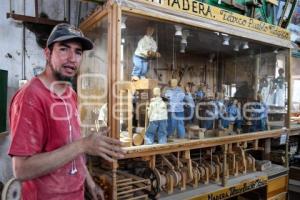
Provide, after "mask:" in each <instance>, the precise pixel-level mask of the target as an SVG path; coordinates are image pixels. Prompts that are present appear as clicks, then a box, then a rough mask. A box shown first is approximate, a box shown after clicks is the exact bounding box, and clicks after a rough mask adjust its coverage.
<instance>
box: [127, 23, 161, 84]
mask: <svg viewBox="0 0 300 200" xmlns="http://www.w3.org/2000/svg"><path fill="white" fill-rule="evenodd" d="M154 30H155V29H154V27H153V26H148V27H147V30H146V35H144V37H143V38H142V39H140V40H139V42H138V46H137V48H136V50H135V52H134V55H133V58H132V60H133V69H132V73H131V80H132V81H137V80H139V79H145V76H146V74H147V72H148V70H149V61H150V59H154V58H159V57H160V53H158V52H157V44H156V42H155V40H154V39H153V37H152V35H153V33H154Z"/></svg>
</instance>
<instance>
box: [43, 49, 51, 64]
mask: <svg viewBox="0 0 300 200" xmlns="http://www.w3.org/2000/svg"><path fill="white" fill-rule="evenodd" d="M44 54H45V57H46V60H47V61H50V57H51V51H50V49H49V48H47V47H46V48H45V49H44Z"/></svg>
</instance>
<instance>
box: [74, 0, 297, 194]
mask: <svg viewBox="0 0 300 200" xmlns="http://www.w3.org/2000/svg"><path fill="white" fill-rule="evenodd" d="M170 2H171V1H154V0H153V1H142V0H129V1H117V2H115V1H112V2H109V3H108V4H107V5H106V7H102V8H101V9H100V10H98V11H97V12H95V13H94V14H92V15H90V16H89V17H88V19H86V20H85V21H84V22H83V23H82V24H81V29H83V30H84V31H85V33H86V34H87V36H88V37H89V38H91V40H92V41H93V42H94V43H95V48H94V49H93V50H92V51H88V52H86V53H85V58H84V61H83V63H82V65H81V69H80V76H79V79H78V80H79V81H78V90H79V98H80V106H79V107H80V115H81V122H82V129H83V132H84V134H89V133H91V132H99V133H101V134H102V133H103V131H102V130H101V129H105V128H107V127H109V128H110V132H108V134H109V136H110V137H113V138H117V139H120V140H121V141H122V142H123V145H124V149H126V150H127V155H126V156H125V159H122V160H118V161H116V162H115V163H113V164H112V165H106V166H103V165H104V162H102V161H99V159H98V160H97V159H96V160H95V163H96V164H95V163H93V164H92V165H93V166H96V167H95V168H97V169H94V168H93V170H95V171H96V174H97V173H98V175H99V174H104V175H103V176H101V177H100V176H97V177H96V179H97V180H98V182H99V184H100V185H101V184H102V185H106V186H107V188H109V189H107V191H106V193H107V195H108V196H110V197H111V198H109V199H127V198H133V196H130V195H138V196H139V197H140V198H145V199H147V198H150V199H155V198H157V197H158V196H159V195H161V197H162V199H164V198H165V199H170V198H172V197H174V195H178V194H179V193H180V191H185V192H182V193H180V195H181V196H180V198H181V197H182V198H181V199H185V198H187V197H190V196H189V192H188V191H190V190H192V189H195V190H197V192H195V195H196V194H197V195H198V194H199V195H200V194H201V195H202V194H205V195H208V192H206V193H205V192H204V191H205V188H206V187H202V185H201V186H199V184H204V185H206V186H207V188H206V189H208V190H209V188H208V187H209V185H210V184H216V185H217V186H216V188H217V189H215V190H216V191H221V190H222V191H223V189H224V188H223V187H224V186H226V185H227V181H229V180H231V178H232V177H235V178H237V177H239V178H240V179H239V180H235V181H236V183H239V184H240V183H242V182H243V181H246V182H248V183H249V184H254V183H255V181H258V182H259V184H256V185H255V186H253V187H254V188H256V187H262V186H265V185H266V184H267V183H266V180H267V179H268V178H267V177H268V174H266V172H262V171H263V170H265V169H267V166H269V169H270V168H272V164H271V162H270V161H266V162H263V161H262V162H258V163H259V164H257V166H259V167H258V168H259V169H260V170H259V171H260V172H256V161H258V160H259V159H263V158H264V159H266V160H268V157H269V156H270V152H271V139H270V138H274V137H277V138H278V137H280V136H281V135H285V136H286V134H287V132H288V131H289V128H290V124H289V115H290V100H289V99H290V98H289V96H290V95H291V93H290V87H289V86H290V81H289V78H290V46H289V45H290V41H289V40H288V38H289V34H288V33H287V32H286V31H285V30H283V29H281V28H278V27H275V26H273V25H267V24H265V23H264V22H258V21H255V20H254V19H250V18H247V17H245V16H240V15H237V14H233V13H230V16H231V17H235V19H240V21H239V24H235V23H237V22H236V21H235V22H228V21H226V20H228V18H227V17H228V16H227V14H228V13H227V14H224V13H225V11H223V10H220V9H219V10H218V9H217V8H214V7H211V6H208V5H205V4H202V3H201V2H196V1H184V2H186V3H191V4H189V5H190V6H191V5H197V6H199V7H197V8H199V10H198V11H199V12H198V13H196V14H197V15H199V16H196V14H195V13H192V12H194V11H195V12H196V10H197V9H196V7H192V6H191V7H189V9H190V11H191V12H189V11H185V10H184V9H183V8H184V7H182V6H181V4H180V3H178V6H177V7H176V8H172V6H173V5H177V3H176V2H179V1H172V2H173V4H171V3H170ZM174 2H175V3H174ZM180 2H181V1H180ZM179 9H183V10H180V11H179ZM191 9H192V10H191ZM199 13H200V14H199ZM200 15H201V16H200ZM202 15H205V16H202ZM218 15H219V16H218ZM208 16H209V17H210V18H209V17H208ZM224 16H226V19H225V21H222V20H224V18H225V17H224ZM222 17H224V18H222ZM88 96H91V98H89V97H88ZM86 97H87V98H86ZM286 143H287V140H282V141H281V142H280V144H281V145H286ZM283 147H284V146H283ZM251 150H255V151H259V152H260V156H258V157H255V156H253V155H252V154H251V153H249V152H250V151H251ZM284 153H285V154H284V155H285V156H286V157H285V159H286V160H287V152H286V151H284ZM261 154H263V155H261ZM280 155H281V154H280ZM279 158H282V157H279ZM256 159H257V160H256ZM99 166H101V167H99ZM99 168H101V169H99ZM103 169H104V170H103ZM107 169H111V170H107ZM276 169H278V168H276ZM280 169H281V168H280ZM281 170H282V169H281ZM275 171H276V170H275ZM283 171H284V174H286V169H285V168H284V169H283ZM283 171H281V172H282V173H283ZM109 173H110V174H109ZM251 173H253V174H251ZM107 174H109V175H107ZM99 177H100V178H99ZM241 177H242V178H241ZM249 177H250V179H251V181H250V179H249ZM252 178H253V180H252ZM129 179H130V181H128V180H129ZM126 180H127V181H126ZM286 180H287V176H284V181H286ZM229 182H230V181H229ZM233 182H234V181H233ZM233 182H232V181H231V182H230V183H229V185H230V187H236V189H238V188H241V187H242V186H241V185H235V184H233ZM131 183H132V184H131ZM135 183H141V184H135ZM256 183H257V182H256ZM129 185H130V187H129ZM283 185H285V184H283ZM127 186H128V187H129V189H126V188H127ZM213 187H215V186H213ZM251 187H252V186H251ZM199 188H200V189H199ZM145 190H147V192H145ZM198 190H199V191H198ZM246 190H247V188H245V190H244V191H246ZM283 190H286V188H285V189H284V188H283ZM137 191H139V192H137ZM210 192H212V191H210ZM225 193H226V192H225ZM225 193H224V195H226V194H225ZM127 195H129V196H127ZM172 195H173V196H172ZM272 195H273V194H272ZM211 198H213V196H211ZM216 198H217V197H216Z"/></svg>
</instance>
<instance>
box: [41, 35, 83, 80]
mask: <svg viewBox="0 0 300 200" xmlns="http://www.w3.org/2000/svg"><path fill="white" fill-rule="evenodd" d="M46 57H47V61H48V63H49V66H50V68H51V70H52V73H53V76H54V78H55V79H56V80H57V81H71V80H72V78H73V77H74V76H75V75H76V74H77V72H78V68H79V65H80V63H81V60H82V47H81V44H80V43H79V42H75V41H66V42H56V43H54V45H53V50H52V52H50V50H49V49H46Z"/></svg>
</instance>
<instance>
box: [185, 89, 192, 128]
mask: <svg viewBox="0 0 300 200" xmlns="http://www.w3.org/2000/svg"><path fill="white" fill-rule="evenodd" d="M184 102H185V105H184V112H185V119H186V120H185V121H186V124H191V123H193V120H194V115H195V101H194V98H193V95H192V87H190V86H189V85H186V86H185V96H184Z"/></svg>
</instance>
